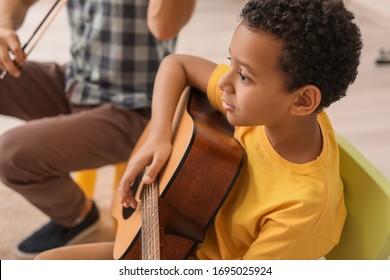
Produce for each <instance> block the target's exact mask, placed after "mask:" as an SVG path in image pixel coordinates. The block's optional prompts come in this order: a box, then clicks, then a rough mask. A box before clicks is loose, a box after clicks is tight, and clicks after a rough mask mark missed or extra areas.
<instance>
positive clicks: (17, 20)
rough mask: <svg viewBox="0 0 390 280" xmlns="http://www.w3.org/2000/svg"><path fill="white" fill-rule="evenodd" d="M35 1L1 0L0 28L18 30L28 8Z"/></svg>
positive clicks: (35, 0)
mask: <svg viewBox="0 0 390 280" xmlns="http://www.w3.org/2000/svg"><path fill="white" fill-rule="evenodd" d="M35 2H37V0H2V1H1V2H0V28H7V29H12V30H16V29H18V28H19V27H20V26H21V25H22V23H23V20H24V17H25V16H26V13H27V10H28V8H29V7H30V6H31V5H32V4H34V3H35Z"/></svg>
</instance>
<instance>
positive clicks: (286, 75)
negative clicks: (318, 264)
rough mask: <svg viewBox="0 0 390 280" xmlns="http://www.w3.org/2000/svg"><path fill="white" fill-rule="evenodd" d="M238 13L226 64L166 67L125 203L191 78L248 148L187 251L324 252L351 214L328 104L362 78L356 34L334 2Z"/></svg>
mask: <svg viewBox="0 0 390 280" xmlns="http://www.w3.org/2000/svg"><path fill="white" fill-rule="evenodd" d="M241 18H242V21H241V23H240V24H239V25H238V27H237V29H236V30H235V32H234V34H233V37H232V40H231V44H230V47H229V52H230V58H229V60H230V62H231V65H230V66H227V65H219V66H217V65H216V64H214V63H212V62H210V61H207V60H204V59H201V58H197V57H192V56H187V55H172V56H168V57H167V58H166V59H165V60H164V61H163V62H162V64H161V65H160V68H159V70H158V74H157V78H156V82H155V87H154V95H153V104H152V120H151V133H150V135H149V138H148V139H147V141H146V142H145V143H144V145H143V146H142V147H141V148H140V149H139V150H138V152H137V153H136V154H135V155H134V156H133V157H132V159H131V160H130V161H129V164H128V167H127V170H126V172H125V174H124V176H123V178H122V181H121V185H120V189H119V191H120V196H121V203H123V205H124V206H125V207H129V206H130V207H136V205H137V202H136V200H135V199H134V197H133V195H132V194H131V190H130V185H131V182H133V181H134V180H135V178H136V176H137V175H138V174H139V173H140V172H141V171H142V170H143V169H144V168H145V167H146V166H149V168H148V170H147V172H146V174H145V175H144V177H143V181H144V182H145V183H147V184H148V183H151V182H152V181H153V180H154V179H155V178H156V176H157V174H158V173H159V171H160V170H161V168H162V167H163V165H164V164H165V162H166V161H167V159H168V157H169V155H170V153H171V148H172V145H171V138H172V131H171V124H172V118H173V114H174V111H175V108H176V105H177V102H178V99H179V97H180V94H181V93H182V92H183V89H184V88H185V87H186V86H188V85H191V86H193V87H195V88H198V89H199V90H201V91H202V92H205V93H206V92H207V95H208V97H209V100H210V102H211V104H212V105H214V106H215V107H216V108H217V109H219V110H220V111H221V112H224V113H225V114H226V116H227V118H228V120H229V122H230V123H231V124H232V125H234V126H235V133H234V137H235V138H236V140H237V141H239V143H240V144H241V145H242V146H243V148H244V150H245V152H246V157H245V159H244V162H243V166H242V169H241V172H240V175H239V177H238V179H237V181H236V183H235V186H234V187H233V189H232V191H231V193H230V194H229V196H228V198H227V200H226V201H225V203H224V204H223V206H222V208H221V209H220V211H219V213H218V214H217V216H216V218H215V220H214V223H213V224H212V225H211V226H210V228H209V229H208V231H207V233H206V238H205V240H204V241H203V242H202V243H201V244H199V245H198V247H197V248H196V249H195V251H194V253H193V255H192V256H191V257H192V258H194V259H318V258H320V257H322V256H324V255H326V254H327V253H328V252H329V251H330V250H331V249H332V248H333V247H334V246H335V245H336V244H337V242H338V241H339V238H340V234H341V231H342V228H343V225H344V221H345V217H346V210H345V206H344V198H343V185H342V181H341V179H340V174H339V155H338V146H337V143H336V139H335V135H334V131H333V129H332V127H331V124H330V122H329V119H328V118H327V115H326V113H325V112H324V111H323V109H324V108H326V107H327V106H329V105H330V104H331V103H333V102H334V101H336V100H338V99H340V98H341V97H343V96H344V95H345V93H346V90H347V88H348V86H349V85H350V84H351V83H352V82H353V81H354V79H355V77H356V74H357V67H358V64H359V57H360V52H361V48H362V43H361V38H360V32H359V29H358V27H357V26H356V25H355V24H354V23H352V20H353V18H354V16H353V14H352V13H350V12H349V11H347V10H346V9H345V7H344V5H343V3H342V1H334V0H278V1H276V0H257V1H249V2H248V3H247V4H246V5H245V7H244V8H243V10H242V13H241ZM199 207H202V206H199ZM64 249H66V248H64ZM96 251H97V250H95V253H96ZM107 251H110V250H106V252H107ZM48 256H50V255H48ZM70 256H72V257H74V256H75V255H74V254H70ZM51 257H53V255H52V256H51ZM95 257H96V256H95ZM56 258H59V259H61V257H58V255H57V256H56Z"/></svg>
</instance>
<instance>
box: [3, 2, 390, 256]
mask: <svg viewBox="0 0 390 280" xmlns="http://www.w3.org/2000/svg"><path fill="white" fill-rule="evenodd" d="M344 2H345V3H346V5H347V6H348V7H349V8H350V10H352V11H353V12H354V13H355V15H356V22H357V24H358V25H359V26H360V28H361V31H362V35H363V42H364V48H363V55H362V61H361V65H360V68H359V74H358V77H357V80H356V82H355V83H354V84H353V85H352V86H351V87H350V89H349V91H348V93H347V96H346V97H345V98H343V99H342V100H340V101H338V102H337V103H335V104H332V105H331V107H330V108H329V109H328V110H327V112H328V114H329V117H330V119H331V121H332V123H333V125H334V128H335V130H336V131H337V132H338V133H340V134H341V135H342V136H344V137H345V138H346V139H347V140H348V141H349V142H351V143H352V144H353V145H354V146H355V147H356V148H357V149H358V150H359V151H360V152H361V153H362V154H363V155H364V156H366V157H367V158H368V159H369V160H370V161H371V162H372V163H373V164H374V166H376V167H377V168H378V169H379V170H380V171H381V172H382V173H383V174H384V175H385V176H386V177H387V178H388V179H390V161H389V156H390V64H382V65H378V64H376V59H377V58H378V57H379V51H380V50H381V49H384V50H390V1H388V0H371V1H366V0H345V1H344ZM51 3H52V1H49V0H41V1H39V2H38V3H37V4H35V5H34V6H33V7H32V8H31V9H30V10H29V13H28V15H27V18H26V20H25V23H24V24H23V26H22V28H21V29H20V30H19V35H20V38H21V42H22V44H23V42H25V41H26V40H27V38H28V37H29V36H30V35H31V33H32V32H33V30H34V29H35V27H36V26H37V25H38V23H39V22H40V21H41V19H42V18H43V17H44V15H45V14H46V13H47V11H48V9H49V7H50V6H51ZM245 3H246V1H244V0H198V2H197V6H196V10H195V13H194V15H193V17H192V19H191V21H190V23H189V24H188V25H187V26H186V27H185V28H184V29H183V30H182V32H181V33H180V35H179V41H178V47H177V52H178V53H188V54H194V55H199V56H202V57H205V58H208V59H211V60H213V61H215V62H217V63H221V62H225V63H226V62H227V59H226V57H227V56H228V47H229V42H230V38H231V35H232V32H233V31H234V29H235V27H236V26H237V24H238V20H237V17H238V15H239V13H240V10H241V8H242V7H243V5H244V4H245ZM69 44H70V33H69V27H68V25H67V15H66V12H65V10H64V11H62V12H61V13H60V15H59V17H58V18H57V19H56V20H55V21H54V23H53V25H52V26H51V27H50V29H49V30H48V32H47V33H46V34H45V35H44V37H43V38H42V40H41V41H40V42H39V43H38V45H37V46H36V48H35V49H34V50H33V51H32V53H31V55H30V56H29V59H30V60H36V61H57V62H60V63H66V62H67V60H68V58H69ZM0 82H1V81H0ZM22 123H23V122H22V121H20V120H17V119H14V118H9V117H5V116H0V133H3V132H4V131H6V130H8V129H10V128H12V127H15V126H17V125H20V124H22ZM113 172H114V171H113V168H112V167H111V166H107V167H103V168H101V169H100V170H99V173H98V182H97V185H96V189H95V199H96V202H97V204H98V206H99V208H100V209H101V212H102V215H103V219H102V223H101V228H100V230H99V233H98V234H97V235H96V236H94V237H93V238H90V239H88V240H85V242H93V241H105V240H112V239H113V238H114V236H113V233H112V220H111V217H110V215H109V207H110V203H111V196H112V180H113ZM0 213H1V218H0V259H3V260H4V259H15V258H16V256H15V255H14V253H13V250H14V248H15V246H16V245H17V244H18V243H19V241H20V240H21V239H23V238H24V237H25V236H26V235H28V234H29V233H31V231H33V230H35V229H36V228H39V227H40V226H41V225H42V224H44V223H45V222H46V217H45V216H43V215H42V214H41V213H40V212H39V211H38V210H37V209H35V208H34V207H32V206H31V205H30V204H29V203H28V202H27V201H26V200H24V199H23V198H22V197H20V196H19V195H18V194H15V193H13V192H12V191H10V190H9V189H8V188H6V187H5V186H3V185H1V184H0Z"/></svg>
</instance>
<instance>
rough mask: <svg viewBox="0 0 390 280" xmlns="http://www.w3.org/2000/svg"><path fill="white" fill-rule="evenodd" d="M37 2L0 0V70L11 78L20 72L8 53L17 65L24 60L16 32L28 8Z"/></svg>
mask: <svg viewBox="0 0 390 280" xmlns="http://www.w3.org/2000/svg"><path fill="white" fill-rule="evenodd" d="M36 1H37V0H2V1H1V2H0V69H2V70H6V71H7V72H9V73H10V74H11V75H13V76H19V75H20V71H19V70H18V68H17V67H16V66H15V64H14V62H13V61H12V59H11V57H10V56H9V53H8V52H9V51H11V52H12V54H13V55H14V56H15V61H16V63H17V64H18V65H22V64H23V63H24V60H25V55H24V52H23V51H22V49H21V45H20V42H19V38H18V36H17V34H16V30H17V29H18V28H19V27H20V26H21V25H22V23H23V21H24V18H25V16H26V13H27V10H28V8H29V7H30V6H31V5H32V4H34V3H35V2H36Z"/></svg>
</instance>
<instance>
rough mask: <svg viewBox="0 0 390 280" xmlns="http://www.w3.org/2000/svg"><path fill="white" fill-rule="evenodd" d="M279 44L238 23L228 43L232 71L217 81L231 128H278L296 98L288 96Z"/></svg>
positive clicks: (287, 115)
mask: <svg viewBox="0 0 390 280" xmlns="http://www.w3.org/2000/svg"><path fill="white" fill-rule="evenodd" d="M282 47H283V42H281V41H280V40H276V39H275V38H274V37H273V36H272V35H269V34H267V33H265V32H263V31H251V30H249V29H248V28H247V27H246V26H245V25H243V24H240V25H239V26H238V27H237V29H236V30H235V32H234V34H233V37H232V40H231V44H230V58H231V66H232V69H231V71H229V72H228V73H227V74H226V75H225V76H224V77H223V78H222V79H221V80H220V81H219V87H220V88H221V89H222V90H223V94H222V99H223V107H224V109H225V110H226V111H227V117H228V120H229V122H230V123H231V124H232V125H239V126H257V125H266V126H278V125H281V124H283V123H284V122H285V120H286V118H288V117H289V116H290V115H291V114H290V108H291V106H292V104H293V103H294V99H296V95H295V94H293V93H288V91H287V89H286V87H285V83H284V79H283V76H282V72H281V70H280V69H279V65H278V59H279V56H280V53H281V50H282Z"/></svg>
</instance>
